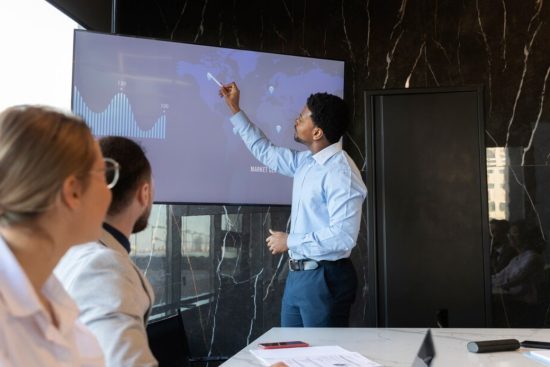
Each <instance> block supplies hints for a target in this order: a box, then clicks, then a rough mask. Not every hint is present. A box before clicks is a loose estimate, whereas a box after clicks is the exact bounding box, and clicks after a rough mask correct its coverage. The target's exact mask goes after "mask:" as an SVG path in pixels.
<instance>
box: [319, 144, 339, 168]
mask: <svg viewBox="0 0 550 367" xmlns="http://www.w3.org/2000/svg"><path fill="white" fill-rule="evenodd" d="M340 151H342V140H338V141H337V142H336V143H334V144H331V145H329V146H328V147H326V148H325V149H323V150H321V151H319V152H317V153H315V154H314V155H313V159H315V161H316V162H317V163H318V164H320V165H324V164H325V163H326V162H327V161H328V160H329V158H331V157H332V156H333V155H335V154H336V153H338V152H340Z"/></svg>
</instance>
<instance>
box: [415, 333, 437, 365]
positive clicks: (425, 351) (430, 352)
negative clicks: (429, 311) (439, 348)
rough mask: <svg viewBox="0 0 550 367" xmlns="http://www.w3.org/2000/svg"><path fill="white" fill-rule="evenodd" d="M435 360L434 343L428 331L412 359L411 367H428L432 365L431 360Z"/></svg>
mask: <svg viewBox="0 0 550 367" xmlns="http://www.w3.org/2000/svg"><path fill="white" fill-rule="evenodd" d="M434 358H435V348H434V342H433V339H432V332H431V330H430V329H428V332H427V333H426V336H425V337H424V340H423V341H422V344H421V345H420V349H419V350H418V353H417V354H416V357H415V358H414V362H413V364H412V367H429V366H430V365H431V364H432V361H433V359H434Z"/></svg>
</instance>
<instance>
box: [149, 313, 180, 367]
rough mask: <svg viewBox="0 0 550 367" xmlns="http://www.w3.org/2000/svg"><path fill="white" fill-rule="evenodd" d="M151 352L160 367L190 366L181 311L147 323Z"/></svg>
mask: <svg viewBox="0 0 550 367" xmlns="http://www.w3.org/2000/svg"><path fill="white" fill-rule="evenodd" d="M147 337H148V338H149V347H150V348H151V352H153V355H154V356H155V358H156V359H157V361H158V362H159V367H172V366H173V367H176V366H177V367H188V366H189V365H190V362H189V345H188V343H187V335H186V334H185V326H184V325H183V319H182V317H181V313H180V311H179V310H178V313H177V314H176V315H173V316H169V317H167V318H164V319H161V320H158V321H153V322H151V323H150V324H149V325H147Z"/></svg>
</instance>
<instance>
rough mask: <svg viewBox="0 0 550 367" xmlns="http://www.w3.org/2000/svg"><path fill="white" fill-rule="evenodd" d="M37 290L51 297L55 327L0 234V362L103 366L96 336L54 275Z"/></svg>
mask: <svg viewBox="0 0 550 367" xmlns="http://www.w3.org/2000/svg"><path fill="white" fill-rule="evenodd" d="M42 294H43V295H44V297H46V298H47V299H48V300H49V301H50V303H51V305H52V308H53V312H54V313H55V317H56V319H57V322H58V325H59V327H56V326H55V325H54V323H53V320H52V319H51V317H50V314H49V313H48V312H47V311H46V310H45V309H44V307H43V306H42V304H41V303H40V301H39V299H38V296H37V294H36V293H35V291H34V289H33V288H32V286H31V283H30V281H29V279H28V278H27V276H26V274H25V273H24V272H23V269H22V268H21V266H20V265H19V263H18V262H17V259H16V258H15V256H14V255H13V253H12V252H11V250H10V249H9V247H8V246H7V244H6V243H5V242H4V240H3V238H2V237H0V367H5V366H21V367H27V366H80V367H96V366H104V362H103V354H102V352H101V349H100V347H99V344H98V343H97V340H96V339H95V337H94V336H93V335H92V334H91V333H90V332H89V331H88V330H87V329H86V327H85V326H84V325H82V324H81V323H80V322H79V321H78V313H79V311H78V308H77V306H76V304H75V303H74V302H73V300H72V299H71V298H70V297H69V295H68V294H67V293H66V292H65V290H64V288H63V286H62V285H61V283H60V282H59V281H58V280H57V278H56V277H55V276H54V275H51V276H50V277H49V278H48V280H47V281H46V283H45V284H44V287H43V288H42Z"/></svg>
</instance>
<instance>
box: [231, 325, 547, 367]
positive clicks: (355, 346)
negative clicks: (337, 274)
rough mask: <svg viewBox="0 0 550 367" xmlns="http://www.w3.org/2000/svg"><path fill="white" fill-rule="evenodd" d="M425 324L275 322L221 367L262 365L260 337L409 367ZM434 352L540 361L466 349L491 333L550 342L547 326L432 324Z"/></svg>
mask: <svg viewBox="0 0 550 367" xmlns="http://www.w3.org/2000/svg"><path fill="white" fill-rule="evenodd" d="M426 330H427V329H404V328H403V329H401V328H399V329H397V328H396V329H390V328H387V329H386V328H273V329H271V330H269V331H268V332H266V333H265V334H263V335H262V336H260V337H259V338H258V339H256V340H254V341H253V342H252V343H250V345H248V346H246V347H245V348H244V349H242V350H241V351H240V352H238V353H237V354H235V355H234V356H233V357H231V358H230V359H229V360H227V361H226V362H225V363H223V364H222V366H223V367H244V366H261V365H262V364H261V363H260V361H259V360H258V359H256V358H255V357H254V356H253V355H252V354H251V353H250V352H249V350H250V349H256V348H258V344H259V343H265V342H277V341H290V340H302V341H305V342H307V343H309V344H310V345H311V346H322V345H339V346H341V347H343V348H345V349H347V350H350V351H353V352H359V353H361V354H362V355H364V356H365V357H367V358H369V359H371V360H373V361H375V362H378V363H380V364H381V365H383V366H389V367H393V366H395V367H405V366H406V367H410V366H411V364H412V361H413V359H414V357H415V356H416V353H417V352H418V348H419V347H420V344H421V343H422V340H423V338H424V335H425V333H426ZM432 336H433V339H434V346H435V351H436V357H435V359H434V361H433V363H432V367H468V366H492V367H513V366H521V367H530V366H533V367H536V366H538V367H541V366H544V365H543V364H541V363H540V362H537V361H534V360H531V359H529V358H527V357H525V356H524V355H523V354H522V353H524V352H526V351H529V350H532V349H528V348H520V349H518V350H517V351H513V352H498V353H480V354H476V353H470V352H468V350H467V349H466V344H467V343H468V342H469V341H479V340H492V339H518V340H519V341H520V342H521V341H523V340H538V341H548V342H550V329H432Z"/></svg>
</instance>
